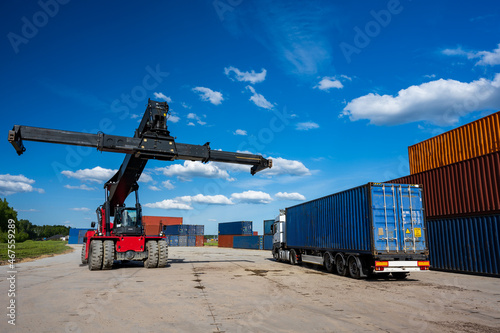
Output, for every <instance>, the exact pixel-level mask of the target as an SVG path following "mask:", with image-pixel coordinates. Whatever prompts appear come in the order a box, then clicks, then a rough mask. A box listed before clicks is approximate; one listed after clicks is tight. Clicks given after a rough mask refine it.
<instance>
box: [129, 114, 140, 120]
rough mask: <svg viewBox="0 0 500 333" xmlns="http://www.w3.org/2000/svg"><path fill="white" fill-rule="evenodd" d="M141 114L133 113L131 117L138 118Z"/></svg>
mask: <svg viewBox="0 0 500 333" xmlns="http://www.w3.org/2000/svg"><path fill="white" fill-rule="evenodd" d="M140 116H141V115H140V114H131V115H130V119H137V118H139V117H140Z"/></svg>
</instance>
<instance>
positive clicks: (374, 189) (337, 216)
mask: <svg viewBox="0 0 500 333" xmlns="http://www.w3.org/2000/svg"><path fill="white" fill-rule="evenodd" d="M422 199H423V198H422V186H421V185H407V184H380V183H368V184H366V185H363V186H359V187H356V188H353V189H349V190H346V191H343V192H339V193H335V194H332V195H328V196H325V197H322V198H319V199H315V200H312V201H308V202H304V203H301V204H298V205H295V206H292V207H288V208H286V209H285V210H281V211H280V214H279V215H278V216H277V217H276V219H275V222H274V224H273V226H272V232H273V249H272V254H273V257H274V259H276V260H277V261H285V262H289V263H291V264H292V265H297V264H301V263H308V264H314V265H318V266H324V268H325V269H326V270H327V271H328V272H332V273H337V274H339V275H342V276H349V275H350V276H351V277H352V278H355V279H359V278H364V277H368V276H371V275H378V276H384V277H388V276H389V275H390V274H392V276H393V277H394V278H396V279H404V278H406V277H407V275H408V274H409V273H410V272H420V271H426V270H428V269H429V266H430V264H429V261H428V256H429V251H428V248H427V241H426V228H425V212H424V207H423V200H422Z"/></svg>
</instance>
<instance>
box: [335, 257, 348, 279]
mask: <svg viewBox="0 0 500 333" xmlns="http://www.w3.org/2000/svg"><path fill="white" fill-rule="evenodd" d="M335 268H337V273H338V274H339V275H340V276H347V267H346V264H345V259H344V256H343V255H342V253H337V255H336V256H335Z"/></svg>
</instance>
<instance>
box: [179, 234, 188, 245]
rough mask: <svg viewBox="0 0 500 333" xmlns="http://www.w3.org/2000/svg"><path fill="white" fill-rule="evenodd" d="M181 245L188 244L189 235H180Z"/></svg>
mask: <svg viewBox="0 0 500 333" xmlns="http://www.w3.org/2000/svg"><path fill="white" fill-rule="evenodd" d="M179 246H188V236H179Z"/></svg>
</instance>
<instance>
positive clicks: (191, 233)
mask: <svg viewBox="0 0 500 333" xmlns="http://www.w3.org/2000/svg"><path fill="white" fill-rule="evenodd" d="M163 232H164V233H165V235H167V240H168V245H169V246H203V244H204V239H205V236H204V234H205V226H204V225H190V224H182V225H167V226H165V227H164V228H163Z"/></svg>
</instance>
